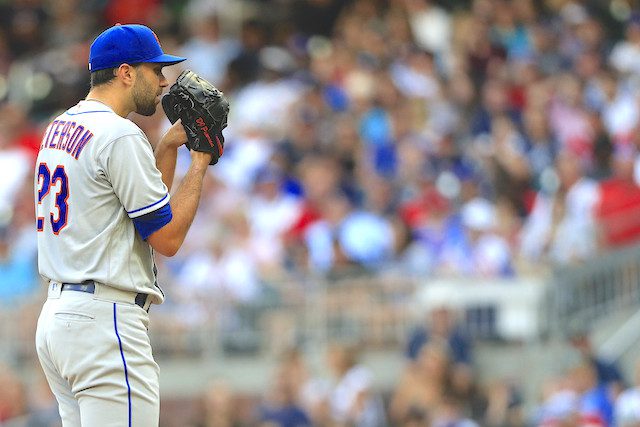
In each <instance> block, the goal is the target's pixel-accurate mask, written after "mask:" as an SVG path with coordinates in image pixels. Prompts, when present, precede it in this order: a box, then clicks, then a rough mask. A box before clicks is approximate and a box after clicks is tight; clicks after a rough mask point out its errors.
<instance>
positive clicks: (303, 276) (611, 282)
mask: <svg viewBox="0 0 640 427" xmlns="http://www.w3.org/2000/svg"><path fill="white" fill-rule="evenodd" d="M118 22H119V23H144V24H147V25H149V26H150V27H152V28H153V29H154V30H155V32H156V33H157V34H158V36H159V38H160V40H161V42H162V45H163V48H164V50H165V52H169V53H174V54H179V55H183V56H186V57H187V58H188V61H186V62H185V63H183V64H180V65H179V66H174V67H170V68H167V69H166V70H165V71H166V74H167V77H168V79H169V81H170V82H172V81H174V80H175V78H176V77H177V75H178V74H179V73H180V71H181V70H182V69H183V68H190V69H192V70H194V71H196V72H197V73H199V74H200V75H201V76H203V77H204V78H206V79H208V80H210V81H211V82H212V83H214V84H215V85H217V86H218V87H220V88H221V89H222V90H223V91H224V92H225V93H226V94H227V96H228V97H229V98H230V100H231V114H230V118H229V127H228V129H227V130H225V137H226V150H225V155H224V157H223V158H222V160H221V161H220V162H219V163H218V165H217V166H215V167H213V168H211V169H210V173H209V174H208V176H207V177H206V180H205V187H204V193H203V198H202V202H201V204H200V210H199V212H198V214H197V216H196V220H195V224H194V225H193V227H192V228H191V230H192V231H191V232H190V234H189V235H188V237H187V240H186V242H185V244H184V246H183V248H182V249H181V250H180V252H179V253H178V254H177V255H176V256H175V257H173V258H163V257H161V256H158V257H157V260H158V264H159V268H160V270H159V271H160V283H161V285H162V287H163V289H164V291H165V293H166V294H167V298H166V302H165V303H164V304H163V305H161V306H153V307H152V308H151V311H150V316H151V327H150V334H151V337H152V343H153V347H154V355H155V358H156V359H157V361H158V363H159V364H160V367H161V388H162V404H161V426H164V427H171V426H176V427H182V426H202V427H224V426H284V427H288V426H333V427H344V426H357V427H378V426H380V427H382V426H474V425H481V426H586V425H588V426H614V425H615V426H640V372H639V371H638V370H636V365H637V366H638V368H640V364H638V361H640V312H639V310H638V308H639V307H640V245H639V244H640V187H639V184H640V156H639V153H640V151H639V149H640V132H639V126H640V99H639V96H638V94H639V89H640V1H637V0H590V1H588V0H584V1H577V0H546V1H545V0H387V1H383V0H351V1H347V0H344V1H340V0H273V1H257V0H253V1H248V0H227V1H224V0H217V1H215V0H191V1H186V0H184V1H183V0H167V1H161V0H4V1H0V182H1V185H0V341H1V343H2V344H1V346H0V425H2V426H35V427H38V426H56V425H59V419H58V417H57V412H56V404H55V400H54V399H53V397H52V396H51V394H50V392H49V390H48V387H47V384H46V381H45V380H44V377H43V375H42V374H41V372H40V367H39V365H38V362H37V357H36V355H35V351H34V330H35V322H36V319H37V316H38V313H39V310H40V307H41V305H42V303H43V301H44V299H45V298H46V295H45V292H44V290H45V287H44V285H43V284H42V282H41V281H40V278H39V277H38V274H37V268H36V241H35V227H34V206H33V169H34V161H35V156H36V154H37V150H38V146H39V143H40V138H41V136H42V133H43V131H44V128H45V127H46V125H47V123H48V121H49V120H50V119H51V118H52V116H55V115H57V114H59V113H60V112H62V111H64V110H65V109H66V108H69V107H70V106H72V105H74V104H75V103H76V102H77V101H78V100H80V99H82V98H83V97H84V96H85V95H86V93H87V91H88V84H89V74H88V71H87V57H88V51H89V45H90V43H91V41H92V40H93V38H94V37H95V36H96V35H97V34H99V33H100V32H102V31H103V30H104V29H105V28H107V27H108V26H111V25H112V24H115V23H118ZM131 118H132V119H133V120H134V121H135V122H136V123H137V124H138V125H139V126H140V127H141V128H142V129H143V130H144V131H145V132H146V134H147V135H148V136H149V139H150V141H151V142H152V143H153V144H155V143H156V142H157V141H158V139H159V138H160V136H161V135H162V134H163V132H164V131H165V130H166V129H167V128H168V127H169V123H168V121H167V119H166V118H165V116H164V114H163V112H162V111H160V110H159V111H158V112H157V113H156V114H155V115H154V116H152V117H140V116H132V117H131ZM188 164H189V154H188V151H187V150H186V149H181V151H180V156H179V161H178V171H177V177H176V179H177V180H179V179H180V178H181V175H182V174H183V173H184V172H185V170H186V168H187V167H188Z"/></svg>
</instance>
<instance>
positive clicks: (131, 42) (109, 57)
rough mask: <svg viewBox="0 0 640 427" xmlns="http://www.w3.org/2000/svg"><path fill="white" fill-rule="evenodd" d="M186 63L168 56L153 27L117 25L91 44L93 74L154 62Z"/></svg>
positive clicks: (168, 63)
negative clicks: (123, 65) (121, 66)
mask: <svg viewBox="0 0 640 427" xmlns="http://www.w3.org/2000/svg"><path fill="white" fill-rule="evenodd" d="M186 59H187V58H182V57H180V56H174V55H167V54H166V53H164V52H163V51H162V47H160V41H159V40H158V36H156V35H155V33H154V32H153V31H151V29H150V28H149V27H146V26H144V25H139V24H127V25H120V24H116V25H114V26H113V27H111V28H109V29H107V30H105V31H103V32H102V34H100V35H99V36H98V37H96V39H95V40H94V41H93V43H91V49H90V50H89V71H91V72H93V71H98V70H104V69H106V68H115V67H119V66H120V65H121V64H125V63H126V64H137V63H141V62H154V63H161V64H166V65H173V64H177V63H178V62H182V61H184V60H186Z"/></svg>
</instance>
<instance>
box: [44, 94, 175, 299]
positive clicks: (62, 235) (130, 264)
mask: <svg viewBox="0 0 640 427" xmlns="http://www.w3.org/2000/svg"><path fill="white" fill-rule="evenodd" d="M35 201H36V217H37V219H36V223H37V224H36V226H37V228H38V255H39V256H38V268H39V271H40V274H41V275H42V276H43V277H44V278H45V279H48V280H55V281H59V282H66V283H80V282H82V281H85V280H94V281H96V282H99V283H102V284H105V285H108V286H112V287H115V288H119V289H123V290H127V291H133V292H144V293H147V294H151V295H152V298H153V300H152V301H153V302H154V303H156V304H160V303H161V302H162V300H163V293H162V291H161V290H160V288H159V287H158V285H157V283H156V269H155V265H154V261H153V251H152V249H151V247H150V246H149V244H148V243H147V242H146V241H144V240H143V239H142V237H141V236H140V235H139V234H138V233H137V232H136V229H135V227H134V224H133V222H132V219H133V218H137V217H140V216H142V215H145V214H148V213H150V212H154V211H155V210H157V209H159V208H162V207H163V206H165V205H166V204H167V203H169V194H168V190H167V187H166V186H165V185H164V183H163V182H162V175H161V173H160V171H159V170H158V169H157V167H156V161H155V157H154V155H153V149H152V147H151V145H150V144H149V141H148V140H147V138H146V136H145V135H144V133H143V132H142V130H141V129H140V128H138V126H136V125H135V124H134V123H133V122H131V121H130V120H128V119H125V118H123V117H120V116H119V115H117V114H116V113H114V112H113V111H112V110H111V109H110V108H109V107H107V106H106V105H105V104H103V103H101V102H98V101H91V100H87V101H81V102H79V103H78V105H76V106H74V107H72V108H70V109H69V110H67V111H66V112H65V113H63V114H61V115H60V116H58V117H57V118H56V119H55V120H54V121H53V122H52V123H51V124H49V126H48V128H47V130H46V132H45V134H44V137H43V139H42V143H41V146H40V152H39V154H38V160H37V162H36V171H35Z"/></svg>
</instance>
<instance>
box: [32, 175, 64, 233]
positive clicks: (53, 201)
mask: <svg viewBox="0 0 640 427" xmlns="http://www.w3.org/2000/svg"><path fill="white" fill-rule="evenodd" d="M52 187H54V188H55V189H56V192H55V194H54V195H52V196H50V197H49V198H47V195H49V192H50V190H51V188H52ZM45 198H47V200H48V201H49V202H48V203H46V201H45ZM68 198H69V181H68V179H67V173H66V172H65V170H64V166H62V165H58V166H56V168H55V169H54V170H53V173H51V170H50V169H49V167H48V166H47V164H46V163H40V164H39V165H38V205H37V206H36V215H37V218H36V226H37V227H38V231H42V230H44V221H45V218H44V217H45V205H46V206H48V207H49V209H48V211H49V221H50V222H51V230H52V231H53V234H56V235H57V234H59V233H60V231H61V230H62V229H63V228H64V227H65V226H66V225H67V216H68V214H69V205H68V204H67V199H68Z"/></svg>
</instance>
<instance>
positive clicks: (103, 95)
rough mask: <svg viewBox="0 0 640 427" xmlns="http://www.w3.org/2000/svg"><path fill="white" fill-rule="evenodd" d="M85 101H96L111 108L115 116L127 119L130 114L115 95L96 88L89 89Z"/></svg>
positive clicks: (129, 110)
mask: <svg viewBox="0 0 640 427" xmlns="http://www.w3.org/2000/svg"><path fill="white" fill-rule="evenodd" d="M85 101H97V102H100V103H102V104H104V105H106V106H107V107H109V108H111V109H112V110H113V111H114V112H115V113H116V114H117V115H119V116H121V117H125V118H126V117H127V116H128V115H129V114H130V113H131V111H132V110H131V109H130V108H129V107H128V106H127V103H126V102H124V101H123V100H122V99H120V97H118V96H117V94H114V93H113V92H109V91H102V90H99V89H97V88H93V89H91V91H90V92H89V93H88V94H87V97H86V98H85Z"/></svg>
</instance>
